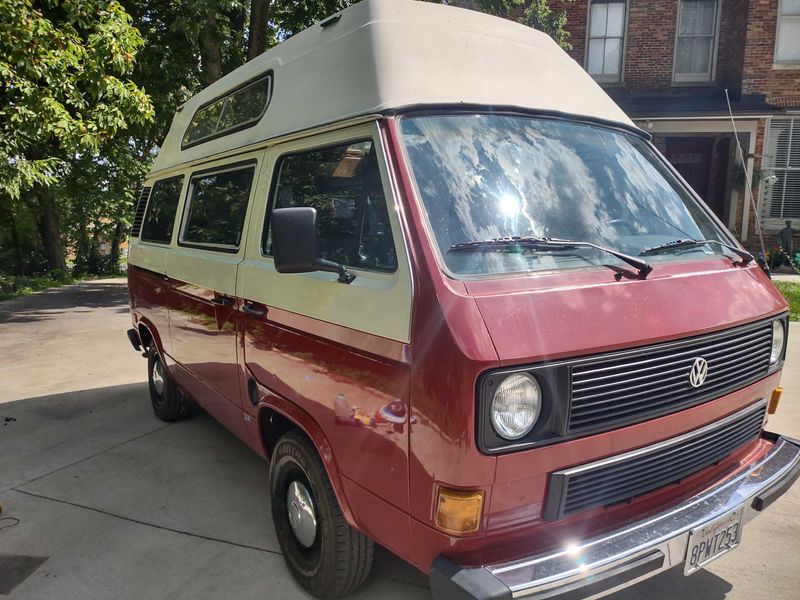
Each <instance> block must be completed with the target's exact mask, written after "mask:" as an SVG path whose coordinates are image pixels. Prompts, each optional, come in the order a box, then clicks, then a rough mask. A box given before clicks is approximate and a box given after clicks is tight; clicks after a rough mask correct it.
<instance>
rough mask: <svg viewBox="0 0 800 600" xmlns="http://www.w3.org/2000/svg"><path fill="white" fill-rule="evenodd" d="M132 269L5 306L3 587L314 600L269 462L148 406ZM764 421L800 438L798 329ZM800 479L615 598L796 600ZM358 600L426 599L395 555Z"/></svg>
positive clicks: (15, 591) (106, 595) (210, 429)
mask: <svg viewBox="0 0 800 600" xmlns="http://www.w3.org/2000/svg"><path fill="white" fill-rule="evenodd" d="M127 312H128V307H127V292H126V289H125V285H124V281H123V280H105V281H99V282H92V283H85V284H81V285H76V286H68V287H65V288H60V289H58V290H51V291H48V292H45V293H42V294H38V295H35V296H31V297H28V298H24V299H21V300H14V301H11V302H5V303H0V356H1V357H2V361H0V503H2V506H3V512H2V514H1V515H0V596H2V597H4V598H8V599H9V600H22V599H29V600H34V599H35V600H45V599H51V598H52V599H59V600H64V599H73V598H74V599H76V600H78V599H80V600H93V599H128V598H131V599H134V598H135V599H151V598H170V599H181V598H186V599H190V598H191V599H193V600H196V599H206V598H208V599H212V598H213V599H220V598H241V599H249V598H254V599H255V598H259V599H265V598H270V599H271V598H281V599H282V598H306V597H307V596H306V595H305V594H304V593H303V592H302V590H301V589H300V588H299V587H298V586H297V585H295V583H294V582H293V580H292V578H291V576H290V575H289V572H288V571H287V569H286V568H285V566H284V563H283V558H282V557H281V555H280V550H279V546H278V543H277V540H276V538H275V533H274V531H273V528H272V523H271V520H270V517H269V506H268V500H267V493H266V466H265V464H264V463H263V462H262V461H261V459H259V458H258V457H257V456H255V455H254V454H253V453H252V452H251V451H250V450H249V449H247V448H246V447H245V446H244V445H243V444H242V443H240V442H239V441H238V440H237V439H235V438H234V437H233V435H231V434H229V433H228V432H227V431H226V430H224V429H223V428H222V427H221V426H220V425H218V424H217V423H216V422H214V421H213V420H212V419H210V418H209V417H208V416H206V415H204V414H201V415H199V416H197V417H195V418H193V419H190V420H188V421H184V422H181V423H175V424H171V425H166V424H164V423H162V422H160V421H158V420H157V419H156V418H155V417H154V416H153V415H152V412H151V409H150V406H149V400H148V394H147V387H146V384H145V361H144V359H142V358H141V357H140V356H139V355H138V354H137V353H135V352H133V351H132V349H131V347H130V345H129V344H128V341H127V339H126V337H125V333H124V332H125V329H127V327H128V324H129V320H128V315H127ZM789 339H790V342H791V346H790V352H789V365H790V367H789V368H788V369H786V371H785V374H784V379H783V384H784V388H785V389H786V393H785V395H784V399H783V402H782V405H781V409H780V410H779V412H778V414H777V415H775V416H774V417H773V418H772V419H771V422H770V428H771V429H773V430H776V431H779V432H782V433H787V434H789V435H793V436H796V437H800V372H799V371H800V369H798V368H797V367H796V365H798V363H800V327H799V326H798V324H793V325H792V332H791V334H790V338H789ZM799 514H800V485H798V486H795V488H794V489H792V490H791V491H790V492H789V493H788V494H787V495H786V496H785V497H784V498H782V499H781V500H780V501H778V502H777V503H775V504H774V505H773V506H772V507H770V509H769V511H768V512H767V513H766V515H765V516H762V517H760V518H758V519H756V520H755V521H753V522H752V523H750V524H749V525H748V526H747V527H746V528H745V530H744V534H743V540H742V544H741V547H740V548H738V549H737V550H736V551H734V552H732V553H731V554H729V555H727V556H725V557H723V558H721V559H719V560H718V561H716V562H715V563H713V565H711V566H710V567H709V568H708V569H707V570H702V571H700V572H698V573H696V574H694V575H692V576H691V577H684V576H683V575H682V573H681V572H680V570H677V571H676V570H673V571H671V572H667V573H664V574H662V575H660V576H658V577H656V578H653V579H651V580H649V581H647V582H644V583H642V584H640V585H638V586H636V587H634V588H631V589H629V590H627V591H625V592H624V593H621V594H619V595H618V596H616V597H617V598H619V599H620V600H622V599H628V600H632V599H646V600H660V599H674V598H678V597H680V598H684V597H687V598H703V599H709V600H716V599H722V598H729V599H741V600H744V599H748V600H750V599H753V598H770V599H775V598H785V599H792V600H795V599H796V598H798V597H800V555H798V552H797V548H798V539H800V517H798V515H799ZM352 597H353V598H376V597H380V598H381V600H391V599H394V598H397V599H400V598H404V599H412V598H430V594H429V592H428V589H427V578H426V577H425V576H424V575H423V574H422V573H420V572H418V571H416V570H415V569H414V568H412V567H410V566H408V565H407V564H406V563H404V562H403V561H401V560H400V559H398V558H396V557H394V556H392V555H391V554H390V553H388V552H386V551H382V550H381V551H379V552H378V553H377V556H376V562H375V567H374V569H373V572H372V577H371V578H370V579H369V580H368V582H367V584H366V585H365V586H364V587H363V588H362V589H361V590H360V591H359V592H358V593H356V594H354V595H353V596H352Z"/></svg>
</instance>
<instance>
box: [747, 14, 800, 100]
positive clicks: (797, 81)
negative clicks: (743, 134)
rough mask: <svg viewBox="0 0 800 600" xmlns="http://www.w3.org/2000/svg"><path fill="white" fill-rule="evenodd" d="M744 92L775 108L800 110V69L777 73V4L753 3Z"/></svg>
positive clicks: (748, 30) (748, 34)
mask: <svg viewBox="0 0 800 600" xmlns="http://www.w3.org/2000/svg"><path fill="white" fill-rule="evenodd" d="M749 4H750V11H749V15H748V27H747V42H746V48H745V57H744V69H743V78H742V88H743V90H745V91H746V92H750V93H761V94H766V95H767V100H768V101H769V102H770V103H771V104H775V105H777V106H782V107H784V108H798V107H800V69H798V68H795V69H774V68H773V60H774V56H775V34H776V32H777V23H778V1H777V0H750V3H749Z"/></svg>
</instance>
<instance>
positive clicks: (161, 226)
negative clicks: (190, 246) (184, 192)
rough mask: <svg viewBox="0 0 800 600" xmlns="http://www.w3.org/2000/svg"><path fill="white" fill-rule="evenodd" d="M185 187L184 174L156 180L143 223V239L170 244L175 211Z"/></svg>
mask: <svg viewBox="0 0 800 600" xmlns="http://www.w3.org/2000/svg"><path fill="white" fill-rule="evenodd" d="M182 188H183V176H182V175H181V176H180V177H172V178H170V179H162V180H161V181H156V183H155V185H154V186H153V191H152V192H151V193H150V202H149V203H148V205H147V213H146V214H145V217H144V223H143V224H142V240H144V241H145V242H156V243H158V244H169V243H170V242H171V241H172V228H173V226H174V225H175V211H176V210H177V209H178V200H179V198H180V195H181V189H182Z"/></svg>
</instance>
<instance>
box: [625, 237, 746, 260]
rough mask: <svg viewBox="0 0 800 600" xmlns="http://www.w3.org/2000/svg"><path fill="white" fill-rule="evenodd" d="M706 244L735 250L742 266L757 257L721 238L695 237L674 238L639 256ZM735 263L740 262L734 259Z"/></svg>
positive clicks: (648, 249)
mask: <svg viewBox="0 0 800 600" xmlns="http://www.w3.org/2000/svg"><path fill="white" fill-rule="evenodd" d="M706 244H716V245H718V246H722V247H723V248H727V249H728V250H730V251H731V252H733V253H734V254H736V255H737V256H738V257H739V258H741V259H742V262H741V266H745V265H746V264H748V263H750V262H752V261H754V260H755V257H754V256H753V255H752V254H750V253H749V252H747V251H746V250H742V249H741V248H737V247H736V246H732V245H731V244H726V243H725V242H720V241H719V240H693V239H688V240H673V241H671V242H667V243H665V244H660V245H658V246H653V247H652V248H645V249H644V250H642V251H641V252H639V256H647V255H649V254H658V253H659V252H669V251H670V250H675V249H678V248H694V247H697V246H705V245H706ZM734 264H738V263H736V261H734Z"/></svg>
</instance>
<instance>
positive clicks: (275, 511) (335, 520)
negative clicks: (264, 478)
mask: <svg viewBox="0 0 800 600" xmlns="http://www.w3.org/2000/svg"><path fill="white" fill-rule="evenodd" d="M269 484H270V495H271V500H272V519H273V521H274V523H275V530H276V532H277V534H278V541H279V542H280V545H281V548H282V550H283V555H284V558H285V559H286V563H287V565H288V566H289V570H290V571H291V572H292V575H294V577H295V579H297V581H298V582H299V583H300V584H301V585H302V586H303V587H304V588H305V589H306V590H308V591H309V592H310V593H311V594H313V595H314V596H316V597H317V598H334V597H337V596H341V595H343V594H346V593H348V592H350V591H352V590H354V589H355V588H357V587H358V586H360V585H361V584H362V583H363V582H364V580H365V579H366V578H367V576H368V575H369V571H370V568H371V567H372V557H373V552H374V544H373V542H372V540H370V539H369V538H368V537H366V536H365V535H364V534H362V533H360V532H359V531H356V530H355V529H353V528H352V527H350V525H348V523H347V521H346V520H345V518H344V515H342V510H341V508H340V507H339V503H338V502H337V500H336V496H335V495H334V493H333V488H332V487H331V484H330V481H329V480H328V476H327V474H326V472H325V467H324V465H323V464H322V460H321V459H320V458H319V455H318V454H317V452H316V450H315V449H314V447H313V446H312V445H311V443H310V442H309V441H308V439H307V438H306V437H305V436H303V435H302V433H300V432H299V431H290V432H289V433H287V434H285V435H283V436H282V437H281V438H280V440H278V443H277V444H276V446H275V451H274V452H273V454H272V460H271V462H270V473H269Z"/></svg>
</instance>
